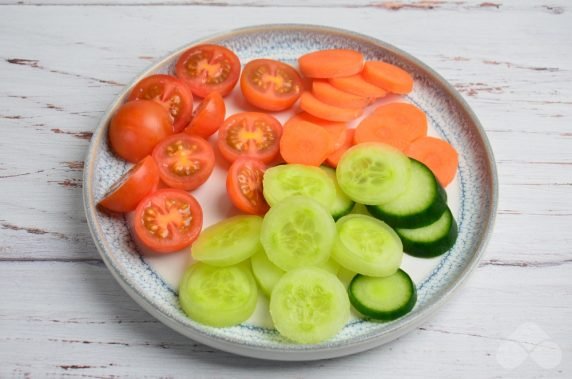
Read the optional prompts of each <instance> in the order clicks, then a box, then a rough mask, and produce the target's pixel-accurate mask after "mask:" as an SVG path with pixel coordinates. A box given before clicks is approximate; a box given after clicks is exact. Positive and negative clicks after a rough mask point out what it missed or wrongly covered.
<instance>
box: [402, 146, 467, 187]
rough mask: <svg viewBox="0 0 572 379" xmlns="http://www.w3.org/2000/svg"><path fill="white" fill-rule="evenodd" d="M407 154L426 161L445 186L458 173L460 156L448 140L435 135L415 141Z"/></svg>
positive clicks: (406, 151) (423, 161)
mask: <svg viewBox="0 0 572 379" xmlns="http://www.w3.org/2000/svg"><path fill="white" fill-rule="evenodd" d="M405 154H407V155H408V156H409V157H411V158H413V159H417V160H418V161H420V162H422V163H424V164H425V165H426V166H427V167H429V168H430V169H431V171H433V174H434V175H435V176H436V177H437V180H439V183H441V185H442V186H443V187H445V186H447V185H448V184H449V183H451V181H452V180H453V178H454V177H455V174H456V173H457V166H458V164H459V156H458V154H457V151H456V150H455V149H454V148H453V146H451V145H450V144H449V143H448V142H446V141H443V140H442V139H439V138H435V137H421V138H419V139H416V140H415V141H413V142H412V143H411V144H410V145H409V147H408V148H407V149H406V150H405Z"/></svg>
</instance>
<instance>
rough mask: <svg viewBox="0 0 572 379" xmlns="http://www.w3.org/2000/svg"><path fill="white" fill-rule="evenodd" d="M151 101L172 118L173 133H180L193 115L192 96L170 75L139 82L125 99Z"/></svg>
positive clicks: (185, 87) (154, 76)
mask: <svg viewBox="0 0 572 379" xmlns="http://www.w3.org/2000/svg"><path fill="white" fill-rule="evenodd" d="M127 100H128V101H131V100H153V101H154V102H156V103H158V104H160V105H162V106H163V107H164V108H165V109H166V110H167V111H169V114H170V115H171V117H172V118H173V129H174V132H175V133H178V132H180V131H181V130H183V129H184V128H185V126H186V125H187V124H188V123H189V121H190V120H191V116H192V115H193V94H192V92H191V89H190V88H189V87H188V86H187V84H186V83H185V82H183V81H182V80H180V79H178V78H175V77H174V76H170V75H161V74H159V75H151V76H148V77H146V78H145V79H143V80H141V81H140V82H139V83H137V85H135V87H134V88H133V90H132V91H131V93H130V94H129V97H128V98H127Z"/></svg>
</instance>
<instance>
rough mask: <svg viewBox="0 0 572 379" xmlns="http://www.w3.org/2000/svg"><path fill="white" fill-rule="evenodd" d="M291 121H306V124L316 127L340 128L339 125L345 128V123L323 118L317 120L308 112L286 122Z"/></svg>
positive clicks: (297, 114) (298, 114) (296, 115)
mask: <svg viewBox="0 0 572 379" xmlns="http://www.w3.org/2000/svg"><path fill="white" fill-rule="evenodd" d="M292 120H298V121H307V122H311V123H312V124H316V125H320V126H340V125H343V126H346V123H345V122H338V121H330V120H324V119H323V118H318V117H316V116H312V115H311V114H309V113H308V112H300V113H296V114H295V115H294V116H292V117H291V118H290V119H289V120H288V122H290V121H292Z"/></svg>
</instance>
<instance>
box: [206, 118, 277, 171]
mask: <svg viewBox="0 0 572 379" xmlns="http://www.w3.org/2000/svg"><path fill="white" fill-rule="evenodd" d="M281 136H282V125H280V122H279V121H278V120H276V119H275V118H274V117H272V116H270V115H268V114H265V113H258V112H241V113H236V114H234V115H232V116H230V117H229V118H227V119H226V120H225V121H224V123H223V124H222V126H221V127H220V129H219V132H218V141H217V146H218V148H219V150H220V152H221V154H222V156H223V157H224V158H225V159H226V160H227V161H229V162H234V161H235V160H236V159H237V158H238V157H249V158H255V159H258V160H260V161H262V162H264V163H269V162H270V161H272V160H273V159H274V158H275V157H276V156H277V155H278V152H279V150H280V137H281Z"/></svg>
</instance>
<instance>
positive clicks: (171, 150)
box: [153, 133, 215, 191]
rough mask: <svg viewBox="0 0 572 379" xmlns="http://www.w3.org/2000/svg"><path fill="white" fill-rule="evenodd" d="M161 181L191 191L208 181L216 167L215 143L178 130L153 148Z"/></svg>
mask: <svg viewBox="0 0 572 379" xmlns="http://www.w3.org/2000/svg"><path fill="white" fill-rule="evenodd" d="M153 158H154V159H155V162H156V163H157V167H158V171H159V176H160V177H161V181H162V182H164V183H165V184H166V185H168V186H169V187H171V188H177V189H181V190H186V191H191V190H194V189H195V188H197V187H199V186H200V185H202V184H203V183H204V182H206V181H207V179H208V178H209V176H210V175H211V173H212V172H213V169H214V164H215V156H214V151H213V148H212V147H211V145H210V144H209V143H208V142H207V141H206V140H204V139H203V138H201V137H198V136H191V135H188V134H187V133H178V134H174V135H172V136H170V137H169V138H166V139H164V140H163V141H161V142H160V143H159V144H157V146H155V149H153Z"/></svg>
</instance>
